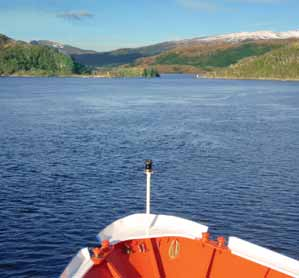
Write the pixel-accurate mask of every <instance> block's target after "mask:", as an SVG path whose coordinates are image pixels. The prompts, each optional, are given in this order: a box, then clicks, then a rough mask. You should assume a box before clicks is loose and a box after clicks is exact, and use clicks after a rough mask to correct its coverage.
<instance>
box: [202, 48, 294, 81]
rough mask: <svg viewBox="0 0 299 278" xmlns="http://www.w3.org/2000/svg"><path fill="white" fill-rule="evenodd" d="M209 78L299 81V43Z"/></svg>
mask: <svg viewBox="0 0 299 278" xmlns="http://www.w3.org/2000/svg"><path fill="white" fill-rule="evenodd" d="M207 76H208V77H220V78H240V79H299V43H292V44H289V45H285V46H283V47H281V48H278V49H274V50H272V51H270V52H267V53H266V54H264V55H261V56H255V57H250V58H246V59H243V60H241V61H239V62H238V63H237V64H234V65H231V66H229V67H227V68H224V69H217V70H215V71H214V72H211V73H208V74H207Z"/></svg>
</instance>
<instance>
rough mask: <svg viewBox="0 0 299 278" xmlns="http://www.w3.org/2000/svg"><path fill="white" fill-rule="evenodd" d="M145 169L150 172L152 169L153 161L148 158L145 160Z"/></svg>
mask: <svg viewBox="0 0 299 278" xmlns="http://www.w3.org/2000/svg"><path fill="white" fill-rule="evenodd" d="M145 171H146V172H152V171H153V161H152V160H150V159H147V160H145Z"/></svg>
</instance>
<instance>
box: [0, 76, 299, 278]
mask: <svg viewBox="0 0 299 278" xmlns="http://www.w3.org/2000/svg"><path fill="white" fill-rule="evenodd" d="M148 158H150V159H153V160H154V168H155V173H154V176H153V184H152V211H153V213H163V214H174V215H177V216H182V217H185V218H188V219H192V220H194V221H197V222H200V223H203V224H206V225H208V226H209V229H210V232H211V233H212V234H213V235H215V236H217V235H225V236H228V235H234V236H238V237H241V238H243V239H245V240H249V241H251V242H253V243H257V244H260V245H262V246H265V247H268V248H271V249H273V250H275V251H278V252H281V253H283V254H286V255H288V256H292V257H294V258H297V259H298V258H299V251H298V238H299V205H298V203H299V83H296V82H279V81H229V80H226V81H225V80H207V79H194V78H193V76H184V75H182V76H179V75H173V76H162V78H160V79H72V78H66V79H64V78H2V79H0V207H1V210H0V250H1V251H0V276H1V277H57V276H58V275H59V274H60V273H61V272H62V271H63V269H64V267H65V266H66V264H67V263H68V262H69V260H70V259H71V257H72V256H73V255H75V254H76V252H77V251H78V250H79V249H80V248H82V247H85V246H94V245H96V244H97V241H96V234H97V233H98V232H99V230H100V229H102V228H103V227H105V225H107V224H109V223H110V222H112V221H113V220H116V219H118V218H120V217H122V216H125V215H128V214H132V213H136V212H142V211H144V207H145V201H144V200H145V177H144V174H143V160H144V159H148Z"/></svg>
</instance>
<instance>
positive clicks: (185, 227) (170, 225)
mask: <svg viewBox="0 0 299 278" xmlns="http://www.w3.org/2000/svg"><path fill="white" fill-rule="evenodd" d="M207 231H208V227H207V226H205V225H201V224H198V223H196V222H193V221H190V220H186V219H183V218H180V217H175V216H168V215H156V214H133V215H129V216H127V217H124V218H121V219H119V220H117V221H115V222H113V223H112V224H110V225H109V226H107V227H106V228H105V229H103V230H102V231H101V232H100V233H99V234H98V236H97V237H98V238H99V239H100V240H101V241H103V240H109V242H110V243H111V244H116V243H118V242H120V241H126V240H131V239H141V238H156V237H170V236H174V237H175V236H176V237H184V238H190V239H195V238H201V237H202V233H203V232H207Z"/></svg>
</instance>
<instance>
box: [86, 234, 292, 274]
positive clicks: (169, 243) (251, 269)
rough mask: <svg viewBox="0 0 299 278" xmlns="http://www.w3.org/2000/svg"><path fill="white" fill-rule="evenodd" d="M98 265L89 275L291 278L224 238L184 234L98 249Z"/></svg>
mask: <svg viewBox="0 0 299 278" xmlns="http://www.w3.org/2000/svg"><path fill="white" fill-rule="evenodd" d="M93 261H94V263H95V265H94V266H93V267H92V269H91V270H90V271H89V272H88V273H87V274H86V275H85V278H94V277H103V278H106V277H107V278H112V277H113V278H125V277H127V278H137V277H143V278H158V277H161V278H162V277H169V278H174V277H175V278H186V277H188V278H192V277H196V278H209V277H210V278H226V277H228V278H259V277H263V278H287V277H290V276H287V275H285V274H282V273H279V272H277V271H274V270H272V269H269V268H267V267H265V266H262V265H259V264H256V263H254V262H251V261H248V260H246V259H243V258H241V257H238V256H236V255H233V254H232V253H231V251H230V250H229V249H228V248H227V247H226V246H225V244H224V241H223V238H219V239H218V241H211V240H209V239H208V235H207V234H204V235H203V239H199V240H192V239H186V238H181V237H163V238H152V239H138V240H128V241H125V242H120V243H118V244H116V245H114V246H109V245H108V243H107V242H105V243H104V244H103V246H102V248H100V249H95V252H94V256H93Z"/></svg>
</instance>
